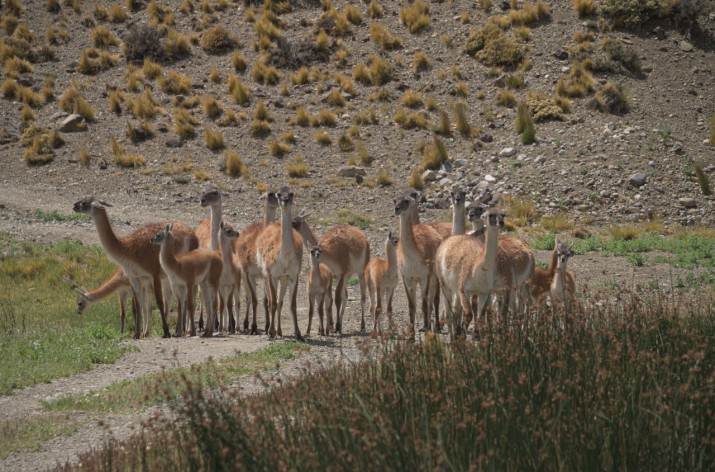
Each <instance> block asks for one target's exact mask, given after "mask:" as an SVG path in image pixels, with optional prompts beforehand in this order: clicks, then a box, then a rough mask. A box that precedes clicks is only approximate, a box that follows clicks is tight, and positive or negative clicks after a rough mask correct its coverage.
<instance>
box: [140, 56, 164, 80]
mask: <svg viewBox="0 0 715 472" xmlns="http://www.w3.org/2000/svg"><path fill="white" fill-rule="evenodd" d="M161 72H162V70H161V65H160V64H157V63H156V62H154V61H152V60H151V59H149V58H148V57H145V58H144V64H143V65H142V74H144V78H145V79H147V80H154V79H156V78H157V77H159V76H161Z"/></svg>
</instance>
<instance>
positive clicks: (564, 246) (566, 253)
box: [556, 238, 574, 267]
mask: <svg viewBox="0 0 715 472" xmlns="http://www.w3.org/2000/svg"><path fill="white" fill-rule="evenodd" d="M573 255H574V252H573V249H572V248H571V245H570V244H568V243H566V242H563V241H559V238H556V258H557V259H556V261H557V262H556V266H557V267H559V266H563V265H566V262H567V261H568V260H569V258H571V257H573Z"/></svg>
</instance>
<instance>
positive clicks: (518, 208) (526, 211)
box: [502, 197, 536, 226]
mask: <svg viewBox="0 0 715 472" xmlns="http://www.w3.org/2000/svg"><path fill="white" fill-rule="evenodd" d="M502 205H503V206H504V207H505V208H506V212H507V214H508V215H509V220H510V221H511V223H512V224H513V225H514V226H526V225H528V224H529V223H531V222H532V221H534V219H536V204H535V203H534V202H533V201H531V200H528V199H525V198H520V197H511V198H508V199H506V202H505V204H504V203H502Z"/></svg>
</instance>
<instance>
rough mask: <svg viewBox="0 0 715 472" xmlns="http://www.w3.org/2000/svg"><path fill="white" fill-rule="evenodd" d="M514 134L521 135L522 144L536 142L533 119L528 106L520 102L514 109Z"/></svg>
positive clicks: (524, 102)
mask: <svg viewBox="0 0 715 472" xmlns="http://www.w3.org/2000/svg"><path fill="white" fill-rule="evenodd" d="M516 132H517V133H519V134H521V143H522V144H532V143H533V142H534V141H536V129H535V128H534V119H533V118H532V116H531V111H529V105H527V103H526V101H524V100H522V101H520V102H519V105H518V106H517V108H516Z"/></svg>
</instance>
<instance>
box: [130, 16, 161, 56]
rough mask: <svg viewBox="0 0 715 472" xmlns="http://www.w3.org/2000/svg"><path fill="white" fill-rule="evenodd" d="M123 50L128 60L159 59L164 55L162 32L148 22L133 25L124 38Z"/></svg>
mask: <svg viewBox="0 0 715 472" xmlns="http://www.w3.org/2000/svg"><path fill="white" fill-rule="evenodd" d="M122 52H123V53H124V56H125V57H126V58H127V60H128V61H136V60H142V59H144V58H145V57H150V58H153V59H159V58H161V57H162V56H163V50H162V47H161V33H160V32H159V30H158V29H156V28H153V27H151V26H149V25H146V24H137V25H133V26H132V27H131V28H129V31H128V32H127V34H125V35H124V37H123V38H122Z"/></svg>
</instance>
